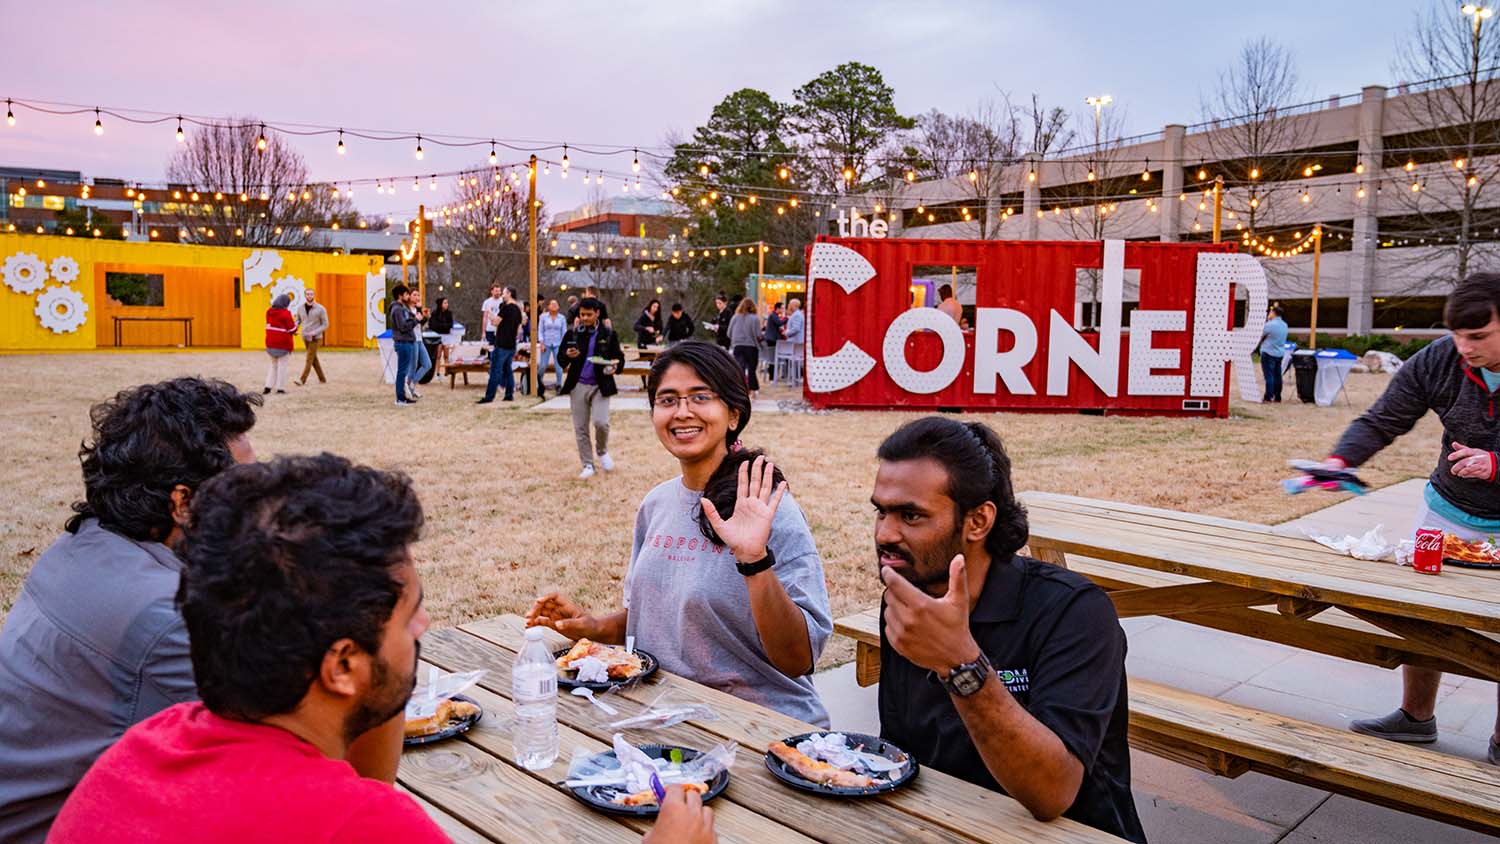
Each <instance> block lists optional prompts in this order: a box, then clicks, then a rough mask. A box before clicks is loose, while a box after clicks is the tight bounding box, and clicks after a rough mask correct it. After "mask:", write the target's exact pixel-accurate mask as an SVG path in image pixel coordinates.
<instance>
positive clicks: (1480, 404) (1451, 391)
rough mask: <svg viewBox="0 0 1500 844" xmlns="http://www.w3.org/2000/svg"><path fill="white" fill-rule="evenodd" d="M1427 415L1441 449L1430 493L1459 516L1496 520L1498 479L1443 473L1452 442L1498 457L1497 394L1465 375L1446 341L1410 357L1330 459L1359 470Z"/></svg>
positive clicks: (1464, 368) (1499, 420) (1480, 379)
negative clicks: (1438, 424) (1439, 423)
mask: <svg viewBox="0 0 1500 844" xmlns="http://www.w3.org/2000/svg"><path fill="white" fill-rule="evenodd" d="M1429 410H1430V411H1432V412H1434V413H1436V414H1437V415H1438V418H1439V419H1441V420H1443V447H1442V449H1440V450H1439V452H1438V461H1437V468H1435V469H1433V470H1432V475H1431V477H1430V478H1429V479H1428V480H1429V481H1431V483H1432V487H1433V489H1434V490H1436V491H1437V493H1438V494H1439V495H1441V496H1442V497H1443V500H1445V501H1447V502H1449V503H1450V504H1452V505H1453V506H1455V507H1457V508H1458V509H1460V510H1462V511H1464V512H1465V513H1468V514H1470V515H1473V516H1478V517H1479V518H1481V519H1500V484H1497V480H1500V479H1497V478H1489V479H1487V480H1478V479H1473V478H1460V477H1457V476H1455V475H1454V474H1453V473H1452V472H1451V471H1449V468H1448V467H1449V463H1448V455H1449V454H1450V453H1452V451H1453V443H1455V442H1460V443H1463V444H1464V445H1466V446H1468V447H1470V448H1478V449H1482V450H1484V451H1495V452H1500V391H1496V392H1493V393H1492V392H1490V390H1489V388H1488V387H1487V386H1486V385H1485V383H1484V378H1483V377H1482V376H1481V375H1480V374H1479V373H1477V372H1472V371H1470V369H1469V365H1468V364H1467V363H1465V362H1464V359H1463V358H1462V357H1461V356H1460V355H1459V354H1458V349H1457V347H1455V346H1454V345H1453V338H1452V337H1443V338H1442V339H1439V340H1437V341H1434V342H1433V343H1432V344H1431V345H1430V346H1428V347H1427V348H1425V349H1423V350H1422V351H1420V352H1417V353H1416V354H1415V355H1412V356H1411V360H1408V361H1407V362H1406V363H1405V364H1403V365H1402V367H1401V369H1400V371H1398V372H1397V373H1396V374H1395V375H1394V376H1392V377H1391V383H1390V386H1388V387H1386V388H1385V392H1384V393H1383V394H1382V395H1381V396H1380V398H1379V399H1377V400H1376V402H1375V404H1373V405H1371V406H1370V409H1369V410H1367V411H1365V413H1364V415H1363V416H1361V417H1359V418H1358V419H1356V420H1354V422H1352V423H1351V424H1350V425H1349V428H1348V429H1347V430H1346V431H1344V435H1343V436H1342V437H1340V438H1339V442H1338V445H1336V446H1334V447H1333V454H1334V456H1336V457H1340V458H1343V460H1344V462H1345V463H1348V464H1349V465H1350V466H1359V465H1360V464H1362V463H1364V462H1365V461H1366V460H1369V459H1370V458H1371V457H1372V456H1373V455H1374V454H1375V452H1377V451H1380V450H1381V449H1382V448H1385V447H1386V446H1388V445H1390V444H1391V441H1392V440H1394V439H1396V438H1397V437H1399V436H1401V435H1402V434H1404V433H1406V432H1407V431H1410V430H1411V429H1412V428H1413V427H1414V426H1415V425H1416V424H1417V422H1418V421H1420V420H1421V419H1422V417H1423V416H1426V415H1427V411H1429ZM1497 462H1500V461H1497Z"/></svg>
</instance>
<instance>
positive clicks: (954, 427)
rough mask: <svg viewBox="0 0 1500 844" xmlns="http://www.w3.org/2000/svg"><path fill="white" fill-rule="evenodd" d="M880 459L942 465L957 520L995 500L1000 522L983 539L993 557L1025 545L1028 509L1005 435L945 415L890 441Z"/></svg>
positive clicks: (909, 426)
mask: <svg viewBox="0 0 1500 844" xmlns="http://www.w3.org/2000/svg"><path fill="white" fill-rule="evenodd" d="M876 456H877V457H879V458H880V459H881V460H889V461H904V460H920V459H922V458H928V459H931V460H936V461H937V462H938V463H939V464H941V465H942V467H943V468H944V469H946V470H947V472H948V497H949V498H951V499H953V505H954V511H955V521H956V522H962V521H963V518H964V516H965V515H966V514H968V513H969V512H970V511H971V510H973V509H974V508H975V507H978V506H979V505H981V504H983V503H984V502H986V501H993V502H995V524H994V526H993V527H991V528H990V533H989V536H987V537H985V539H984V550H986V551H988V552H989V554H990V557H991V559H1005V558H1007V557H1009V556H1010V555H1012V554H1014V553H1015V552H1016V551H1018V550H1019V549H1020V548H1021V546H1023V545H1025V544H1026V540H1027V537H1028V535H1029V528H1028V526H1027V522H1026V508H1025V507H1024V506H1022V505H1021V502H1019V501H1017V500H1016V493H1015V490H1014V489H1013V488H1012V487H1011V482H1010V458H1009V457H1008V456H1006V454H1005V446H1004V445H1003V444H1002V443H1001V442H1000V435H999V434H997V433H995V432H994V431H993V430H991V429H990V427H989V426H988V425H986V424H984V423H983V422H959V421H958V420H956V419H949V418H946V417H943V416H928V417H924V418H922V419H916V420H913V421H911V422H908V423H906V424H905V425H902V426H901V427H900V428H897V429H896V430H895V432H894V433H892V434H891V435H890V436H889V437H886V438H885V442H882V443H881V444H880V449H879V450H878V451H877V452H876Z"/></svg>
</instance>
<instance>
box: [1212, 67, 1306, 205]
mask: <svg viewBox="0 0 1500 844" xmlns="http://www.w3.org/2000/svg"><path fill="white" fill-rule="evenodd" d="M1302 96H1303V92H1302V86H1301V84H1300V82H1299V81H1298V78H1297V64H1296V60H1295V59H1294V58H1293V57H1292V54H1291V53H1290V52H1289V51H1288V50H1287V49H1286V48H1285V47H1283V46H1282V45H1281V44H1278V43H1277V42H1275V41H1273V40H1271V39H1270V38H1266V37H1261V38H1255V39H1252V40H1250V41H1247V42H1245V44H1244V46H1242V47H1241V48H1240V52H1239V53H1238V54H1237V55H1236V56H1235V58H1234V61H1233V62H1232V63H1231V64H1230V65H1229V66H1228V67H1226V68H1224V69H1223V70H1221V71H1220V72H1219V80H1218V87H1217V88H1216V89H1215V90H1214V92H1213V94H1211V95H1208V96H1206V97H1205V98H1204V99H1203V100H1202V104H1201V108H1202V112H1203V117H1204V120H1206V121H1209V122H1210V123H1211V124H1212V131H1210V132H1209V133H1207V135H1206V136H1205V137H1206V140H1207V143H1208V147H1209V150H1210V151H1211V153H1212V155H1213V157H1214V159H1215V161H1217V162H1218V163H1219V165H1220V166H1221V167H1227V168H1228V169H1229V170H1230V172H1229V173H1227V174H1225V175H1226V176H1227V178H1228V180H1230V181H1232V182H1235V183H1240V184H1244V185H1245V186H1246V192H1245V194H1244V195H1241V194H1240V193H1238V192H1233V193H1230V194H1228V195H1226V196H1225V207H1226V209H1227V210H1229V211H1233V212H1234V213H1235V214H1236V215H1237V216H1240V217H1243V218H1244V220H1245V223H1246V225H1248V226H1249V227H1250V229H1251V230H1252V231H1253V230H1255V229H1256V228H1257V227H1260V228H1267V227H1273V226H1275V225H1276V224H1277V217H1278V216H1285V214H1286V212H1287V209H1288V208H1291V207H1294V202H1289V201H1288V197H1292V198H1293V199H1295V195H1296V194H1298V193H1300V190H1298V187H1297V184H1296V180H1297V179H1299V178H1301V177H1303V175H1304V173H1303V168H1304V167H1306V166H1311V165H1310V164H1309V163H1308V162H1304V161H1301V160H1300V159H1298V158H1296V157H1293V156H1289V155H1286V153H1287V152H1290V151H1295V150H1298V149H1301V148H1303V147H1305V146H1307V143H1308V140H1309V138H1310V137H1311V133H1312V123H1311V122H1310V121H1306V120H1298V119H1295V118H1290V117H1288V116H1286V115H1285V111H1286V109H1287V107H1288V106H1292V105H1295V104H1296V103H1298V102H1299V101H1300V100H1301V99H1302Z"/></svg>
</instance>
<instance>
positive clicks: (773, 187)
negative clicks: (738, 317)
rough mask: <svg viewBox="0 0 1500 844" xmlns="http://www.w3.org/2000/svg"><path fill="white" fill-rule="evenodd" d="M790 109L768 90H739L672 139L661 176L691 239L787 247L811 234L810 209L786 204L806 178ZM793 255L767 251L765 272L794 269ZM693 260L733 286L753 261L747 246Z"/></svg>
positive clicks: (796, 254)
mask: <svg viewBox="0 0 1500 844" xmlns="http://www.w3.org/2000/svg"><path fill="white" fill-rule="evenodd" d="M791 113H792V109H791V107H790V106H788V105H787V104H785V103H780V102H777V101H776V100H775V99H773V98H772V97H771V95H770V94H767V93H766V92H764V91H757V90H755V89H753V88H742V89H740V90H738V91H735V92H734V93H732V94H730V95H729V96H727V97H725V98H724V99H723V100H722V101H720V102H719V104H718V105H716V106H714V109H713V111H712V112H711V113H710V114H709V118H708V122H707V123H705V124H704V125H702V126H699V127H698V128H697V129H695V130H694V131H693V135H692V139H691V140H690V141H684V142H681V143H676V144H673V155H672V158H671V159H670V160H669V161H668V162H667V165H666V168H665V171H664V174H665V175H666V177H667V178H668V179H670V180H672V181H673V182H674V183H675V184H676V185H677V188H676V191H675V192H674V199H675V200H676V201H677V202H678V203H679V205H680V206H681V209H682V211H683V214H684V215H685V216H686V217H687V218H688V219H689V221H690V225H689V227H688V231H689V236H688V240H689V243H690V245H693V246H705V245H718V244H726V243H752V242H756V241H764V242H766V243H771V244H783V248H786V247H789V246H791V245H800V244H802V243H805V242H807V241H808V240H810V239H811V237H812V234H813V233H814V232H815V231H816V212H815V211H814V210H813V209H811V208H808V207H807V206H806V205H805V204H804V203H802V202H801V201H800V200H799V201H798V202H797V204H796V205H793V204H791V203H790V202H789V198H790V197H791V196H792V195H793V192H800V191H802V190H805V188H806V185H805V182H806V179H807V174H806V173H804V172H802V171H803V169H804V168H803V167H802V166H801V165H800V164H799V162H798V160H797V159H796V154H797V151H798V149H797V146H796V144H795V142H794V140H793V137H792V136H793V134H794V133H795V131H796V127H795V126H794V125H793V124H792V121H791ZM804 209H805V210H804ZM792 253H793V254H792V255H791V256H782V255H781V252H780V250H779V249H775V250H772V251H771V252H768V253H767V255H766V257H767V261H766V272H768V273H772V272H796V271H798V270H799V269H800V259H801V250H800V249H793V250H792ZM699 260H700V263H699V266H700V267H701V268H702V269H703V270H705V271H706V273H707V274H709V275H711V279H710V281H711V283H712V284H713V285H714V286H718V287H728V288H732V289H738V288H739V285H740V283H741V281H742V280H743V279H744V277H745V275H746V274H747V273H750V272H753V271H754V270H755V268H756V266H757V262H756V258H755V256H754V253H753V251H751V250H744V251H742V253H741V254H740V255H735V254H734V251H733V250H730V252H729V254H728V255H727V256H719V255H718V254H717V253H714V254H713V255H712V257H710V258H708V259H707V260H706V261H702V260H701V259H699Z"/></svg>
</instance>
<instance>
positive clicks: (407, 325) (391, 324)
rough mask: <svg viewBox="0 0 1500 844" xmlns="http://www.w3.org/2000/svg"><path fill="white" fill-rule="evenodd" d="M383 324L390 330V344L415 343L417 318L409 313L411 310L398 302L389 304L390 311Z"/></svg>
mask: <svg viewBox="0 0 1500 844" xmlns="http://www.w3.org/2000/svg"><path fill="white" fill-rule="evenodd" d="M385 324H386V326H387V327H388V328H390V329H391V341H392V342H394V343H415V342H416V341H417V333H416V331H417V316H416V314H413V313H412V312H411V308H408V307H406V306H405V305H403V304H401V303H400V302H391V310H390V313H388V314H386V321H385Z"/></svg>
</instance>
